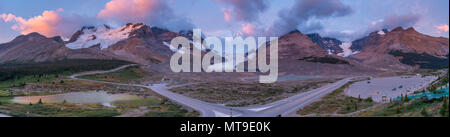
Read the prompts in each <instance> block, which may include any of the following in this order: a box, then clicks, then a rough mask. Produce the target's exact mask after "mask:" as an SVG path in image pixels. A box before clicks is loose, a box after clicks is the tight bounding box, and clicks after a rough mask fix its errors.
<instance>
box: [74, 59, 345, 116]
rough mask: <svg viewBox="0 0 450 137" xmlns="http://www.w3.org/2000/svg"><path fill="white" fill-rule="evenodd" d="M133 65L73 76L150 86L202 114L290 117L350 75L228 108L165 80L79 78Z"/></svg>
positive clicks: (330, 90) (340, 85)
mask: <svg viewBox="0 0 450 137" xmlns="http://www.w3.org/2000/svg"><path fill="white" fill-rule="evenodd" d="M130 66H134V65H126V66H122V67H119V68H116V69H113V70H108V71H95V72H86V73H80V74H75V75H72V76H71V77H70V78H72V79H76V80H84V81H91V82H101V83H107V84H114V85H121V86H136V87H144V88H149V89H151V90H153V91H155V92H156V93H158V94H160V95H162V96H164V97H166V98H168V99H170V100H172V101H174V102H176V103H178V104H180V105H183V106H186V107H189V108H192V109H194V110H197V111H198V112H199V113H200V114H201V116H202V117H276V116H288V115H289V114H291V113H295V112H296V111H297V110H299V109H300V108H302V107H305V106H307V105H309V104H311V103H312V102H314V101H316V100H318V99H320V98H321V97H323V96H325V95H326V94H328V93H330V92H332V91H334V90H336V89H338V88H340V87H342V86H343V85H345V84H346V83H348V82H349V81H350V80H351V78H346V79H343V80H340V81H338V82H335V83H332V84H329V85H326V86H324V87H321V88H318V89H314V90H311V91H308V92H303V93H300V94H297V95H295V96H292V97H289V98H286V99H283V100H279V101H276V102H273V103H269V104H266V105H261V106H252V107H227V106H224V105H219V104H213V103H208V102H204V101H201V100H198V99H194V98H190V97H186V96H183V95H181V94H177V93H173V92H171V91H169V89H170V88H173V87H170V86H167V84H165V83H161V84H153V85H138V84H123V83H115V82H105V81H97V80H88V79H81V78H78V77H79V76H84V75H93V74H104V73H110V72H114V71H118V70H121V69H124V68H127V67H130Z"/></svg>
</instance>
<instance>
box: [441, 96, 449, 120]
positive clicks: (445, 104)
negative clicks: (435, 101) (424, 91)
mask: <svg viewBox="0 0 450 137" xmlns="http://www.w3.org/2000/svg"><path fill="white" fill-rule="evenodd" d="M440 113H441V115H442V116H445V115H446V113H447V116H448V101H447V98H444V103H443V104H442V108H441V110H440Z"/></svg>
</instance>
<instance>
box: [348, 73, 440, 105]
mask: <svg viewBox="0 0 450 137" xmlns="http://www.w3.org/2000/svg"><path fill="white" fill-rule="evenodd" d="M436 79H437V77H435V76H428V77H422V76H401V77H384V78H372V79H371V80H366V81H361V82H357V83H355V84H352V85H350V87H349V89H348V90H346V92H345V94H346V95H348V96H352V97H356V98H358V96H361V98H363V99H365V98H369V97H372V99H373V100H374V101H376V102H382V97H383V95H384V96H386V101H389V99H390V98H395V97H398V96H401V95H402V94H403V95H406V94H412V93H413V92H414V91H419V90H422V89H424V88H426V87H427V86H428V85H429V84H430V83H431V82H433V81H435V80H436Z"/></svg>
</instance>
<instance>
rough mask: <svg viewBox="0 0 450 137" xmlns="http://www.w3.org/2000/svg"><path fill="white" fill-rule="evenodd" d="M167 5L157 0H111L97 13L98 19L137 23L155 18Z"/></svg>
mask: <svg viewBox="0 0 450 137" xmlns="http://www.w3.org/2000/svg"><path fill="white" fill-rule="evenodd" d="M165 9H167V5H166V4H165V3H163V2H161V1H159V0H112V1H110V2H108V3H106V5H105V8H104V9H103V10H101V11H100V12H99V13H98V17H99V18H106V19H114V20H121V21H129V22H139V21H142V20H145V19H152V18H156V15H157V14H160V13H163V11H164V10H165Z"/></svg>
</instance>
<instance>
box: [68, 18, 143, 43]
mask: <svg viewBox="0 0 450 137" xmlns="http://www.w3.org/2000/svg"><path fill="white" fill-rule="evenodd" d="M143 26H144V24H127V25H126V26H124V27H122V28H120V29H112V28H110V27H109V26H107V25H102V26H99V27H83V29H81V30H80V31H79V34H80V35H78V36H77V38H75V40H72V41H70V42H69V43H67V44H66V46H67V47H68V48H70V49H83V48H90V47H92V46H96V45H99V46H100V49H106V48H108V47H109V46H111V45H114V44H115V43H117V42H119V41H121V40H124V39H127V38H128V37H130V33H131V32H133V31H134V30H137V29H139V28H141V27H143Z"/></svg>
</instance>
